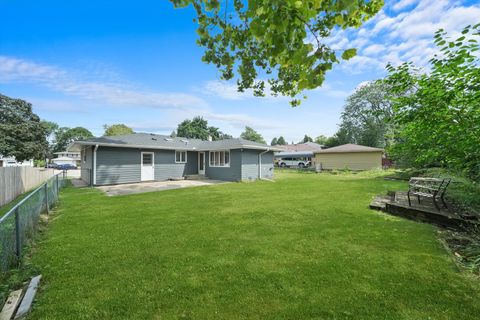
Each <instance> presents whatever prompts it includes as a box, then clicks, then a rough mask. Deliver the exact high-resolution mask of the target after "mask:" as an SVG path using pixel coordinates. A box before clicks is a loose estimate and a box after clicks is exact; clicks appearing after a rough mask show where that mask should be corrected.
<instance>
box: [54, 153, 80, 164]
mask: <svg viewBox="0 0 480 320" xmlns="http://www.w3.org/2000/svg"><path fill="white" fill-rule="evenodd" d="M54 155H56V157H55V158H54V159H52V162H53V163H56V164H71V165H74V166H77V167H78V166H80V165H81V159H82V158H81V157H80V152H73V151H61V152H55V153H54Z"/></svg>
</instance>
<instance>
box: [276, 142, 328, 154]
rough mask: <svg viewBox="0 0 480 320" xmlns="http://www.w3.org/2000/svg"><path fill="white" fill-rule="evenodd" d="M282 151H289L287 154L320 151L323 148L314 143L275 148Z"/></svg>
mask: <svg viewBox="0 0 480 320" xmlns="http://www.w3.org/2000/svg"><path fill="white" fill-rule="evenodd" d="M276 147H278V148H280V149H282V150H283V151H286V152H287V151H289V152H300V151H311V152H315V151H320V150H322V149H323V148H324V147H325V146H324V145H321V144H318V143H315V142H305V143H295V144H285V145H279V146H276Z"/></svg>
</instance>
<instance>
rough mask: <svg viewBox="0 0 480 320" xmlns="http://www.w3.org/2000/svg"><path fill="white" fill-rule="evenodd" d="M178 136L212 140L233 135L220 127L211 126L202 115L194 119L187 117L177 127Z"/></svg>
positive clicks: (228, 137)
mask: <svg viewBox="0 0 480 320" xmlns="http://www.w3.org/2000/svg"><path fill="white" fill-rule="evenodd" d="M176 134H177V136H178V137H185V138H190V139H202V140H207V139H208V138H209V137H211V138H212V140H214V141H215V140H221V139H230V138H231V137H232V136H230V135H228V134H225V133H223V132H222V131H220V129H219V128H217V127H213V126H209V125H208V121H207V120H205V119H203V118H202V117H195V118H193V119H192V120H190V119H186V120H184V121H182V122H181V123H180V124H179V125H178V127H177V133H176Z"/></svg>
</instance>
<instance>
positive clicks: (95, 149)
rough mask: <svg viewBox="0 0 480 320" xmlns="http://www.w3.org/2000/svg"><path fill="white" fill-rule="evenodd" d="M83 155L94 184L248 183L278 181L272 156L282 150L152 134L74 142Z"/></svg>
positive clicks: (86, 174) (83, 174) (250, 143)
mask: <svg viewBox="0 0 480 320" xmlns="http://www.w3.org/2000/svg"><path fill="white" fill-rule="evenodd" d="M68 150H69V151H78V152H80V154H81V168H82V170H81V178H82V180H84V181H85V182H86V183H88V184H91V185H110V184H120V183H134V182H142V181H161V180H169V179H182V178H185V177H187V176H195V175H199V176H205V177H207V178H210V179H215V180H226V181H249V180H256V179H271V178H273V152H274V151H279V149H277V148H274V147H270V146H268V145H264V144H261V143H256V142H253V141H248V140H244V139H225V140H219V141H205V140H199V139H187V138H178V137H177V138H171V137H169V136H162V135H156V134H148V133H134V134H129V135H123V136H113V137H100V138H92V139H88V140H80V141H75V142H73V143H72V144H71V145H70V146H69V147H68Z"/></svg>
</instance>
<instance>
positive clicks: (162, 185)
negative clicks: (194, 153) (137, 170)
mask: <svg viewBox="0 0 480 320" xmlns="http://www.w3.org/2000/svg"><path fill="white" fill-rule="evenodd" d="M220 183H227V182H226V181H221V180H178V181H154V182H140V183H128V184H118V185H112V186H101V187H97V189H100V190H102V191H103V192H105V193H106V194H107V196H121V195H126V194H134V193H144V192H152V191H164V190H171V189H180V188H191V187H200V186H209V185H214V184H220Z"/></svg>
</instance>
